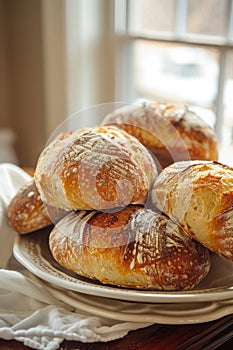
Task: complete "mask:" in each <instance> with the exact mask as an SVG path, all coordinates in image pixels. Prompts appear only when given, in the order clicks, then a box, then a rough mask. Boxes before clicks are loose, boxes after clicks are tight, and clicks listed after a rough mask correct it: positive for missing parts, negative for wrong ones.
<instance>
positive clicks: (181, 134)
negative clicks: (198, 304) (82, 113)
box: [103, 102, 218, 168]
mask: <svg viewBox="0 0 233 350" xmlns="http://www.w3.org/2000/svg"><path fill="white" fill-rule="evenodd" d="M103 124H104V125H105V124H107V125H117V126H118V127H120V128H122V129H124V130H126V131H127V132H129V133H130V134H131V135H133V136H135V137H137V138H138V139H139V140H140V141H141V142H142V143H143V144H144V145H145V146H146V147H147V148H148V149H149V150H150V151H151V152H152V153H153V154H154V155H155V156H156V158H157V160H158V163H159V164H160V165H161V167H162V168H165V167H166V166H168V165H170V164H172V163H174V162H177V161H181V160H190V159H192V160H196V159H201V160H215V161H217V160H218V142H217V138H216V135H215V132H214V131H213V129H212V128H211V127H210V126H209V125H208V124H207V123H206V122H205V121H204V120H203V119H201V118H200V117H199V116H198V115H197V114H196V113H194V112H193V111H191V110H190V108H189V107H188V106H186V105H173V104H168V103H161V102H158V103H143V104H141V105H132V106H126V107H122V108H119V109H117V110H115V111H114V112H112V113H109V114H108V115H107V116H106V117H105V118H104V120H103Z"/></svg>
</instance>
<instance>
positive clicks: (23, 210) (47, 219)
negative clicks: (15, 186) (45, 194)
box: [7, 179, 66, 234]
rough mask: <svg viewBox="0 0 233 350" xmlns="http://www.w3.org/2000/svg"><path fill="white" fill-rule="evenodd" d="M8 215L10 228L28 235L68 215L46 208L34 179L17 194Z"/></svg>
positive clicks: (56, 209) (52, 208)
mask: <svg viewBox="0 0 233 350" xmlns="http://www.w3.org/2000/svg"><path fill="white" fill-rule="evenodd" d="M7 214H8V221H9V224H10V226H11V227H13V228H14V230H15V231H16V232H18V233H20V234H26V233H30V232H33V231H36V230H39V229H41V228H44V227H46V226H49V225H51V224H52V223H53V222H56V221H57V220H59V219H60V218H62V217H63V216H64V215H65V214H66V213H65V212H64V211H63V210H61V209H58V208H54V207H46V206H44V203H43V202H42V200H41V197H40V194H39V192H38V190H37V187H36V185H35V181H34V179H32V180H31V181H29V182H28V183H27V184H26V185H25V186H23V187H22V188H21V189H20V190H19V191H18V192H17V193H16V195H15V196H14V198H13V199H12V200H11V202H10V204H9V206H8V213H7Z"/></svg>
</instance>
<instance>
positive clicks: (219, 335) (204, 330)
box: [0, 315, 233, 350]
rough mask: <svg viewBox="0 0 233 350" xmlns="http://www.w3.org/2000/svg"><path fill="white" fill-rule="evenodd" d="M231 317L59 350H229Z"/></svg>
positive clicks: (7, 347)
mask: <svg viewBox="0 0 233 350" xmlns="http://www.w3.org/2000/svg"><path fill="white" fill-rule="evenodd" d="M232 346H233V315H230V316H226V317H224V318H221V319H219V320H217V321H212V322H207V323H201V324H195V325H179V326H176V325H158V324H155V325H152V326H150V327H147V328H143V329H139V330H136V331H132V332H130V333H129V334H128V335H127V336H125V337H124V338H122V339H117V340H114V341H110V342H107V343H100V342H99V343H86V344H85V343H81V342H73V341H64V342H63V343H62V344H61V346H60V348H59V349H60V350H111V349H112V350H139V349H140V350H153V349H155V350H213V349H218V350H220V349H221V350H228V349H229V350H230V349H231V350H232ZM0 349H1V350H29V349H30V348H29V347H26V346H24V345H23V344H22V343H19V342H16V341H7V340H1V339H0Z"/></svg>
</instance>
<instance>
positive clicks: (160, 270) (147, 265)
mask: <svg viewBox="0 0 233 350" xmlns="http://www.w3.org/2000/svg"><path fill="white" fill-rule="evenodd" d="M49 245H50V249H51V252H52V255H53V256H54V258H55V259H56V261H57V262H58V263H59V264H60V265H62V266H63V267H65V268H66V269H68V270H70V271H73V272H75V273H77V274H79V275H81V276H84V277H88V278H91V279H96V280H98V281H100V282H102V283H107V284H112V285H115V286H121V287H122V286H123V287H132V288H151V289H158V290H171V291H172V290H188V289H191V288H194V287H195V286H196V285H197V284H198V283H199V282H200V281H201V280H202V279H203V278H204V277H205V276H206V274H207V273H208V271H209V268H210V258H209V251H208V250H207V249H206V248H204V247H203V246H202V245H200V244H199V243H198V242H196V241H193V240H192V239H191V238H190V237H189V236H188V235H187V234H186V233H185V232H184V231H183V230H182V229H181V228H180V227H179V226H178V225H176V224H175V223H174V222H172V221H171V220H169V219H168V218H167V216H165V215H163V214H161V215H160V214H158V213H156V212H153V211H152V210H150V209H144V208H143V207H142V206H139V205H129V206H127V207H126V208H124V209H123V210H121V211H118V212H115V213H106V212H96V211H79V212H72V213H71V214H68V216H66V217H65V218H64V219H62V220H61V221H60V222H59V223H58V224H57V225H56V226H55V227H54V228H53V230H52V231H51V233H50V237H49Z"/></svg>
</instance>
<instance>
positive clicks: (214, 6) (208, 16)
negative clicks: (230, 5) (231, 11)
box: [187, 0, 228, 36]
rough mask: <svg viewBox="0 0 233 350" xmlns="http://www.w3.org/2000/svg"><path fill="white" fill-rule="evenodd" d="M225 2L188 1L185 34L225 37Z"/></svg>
mask: <svg viewBox="0 0 233 350" xmlns="http://www.w3.org/2000/svg"><path fill="white" fill-rule="evenodd" d="M227 11H228V9H227V0H221V1H219V0H204V1H203V0H188V14H187V32H188V33H193V34H204V35H217V36H225V35H226V32H227V28H226V25H227V21H226V18H227Z"/></svg>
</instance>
